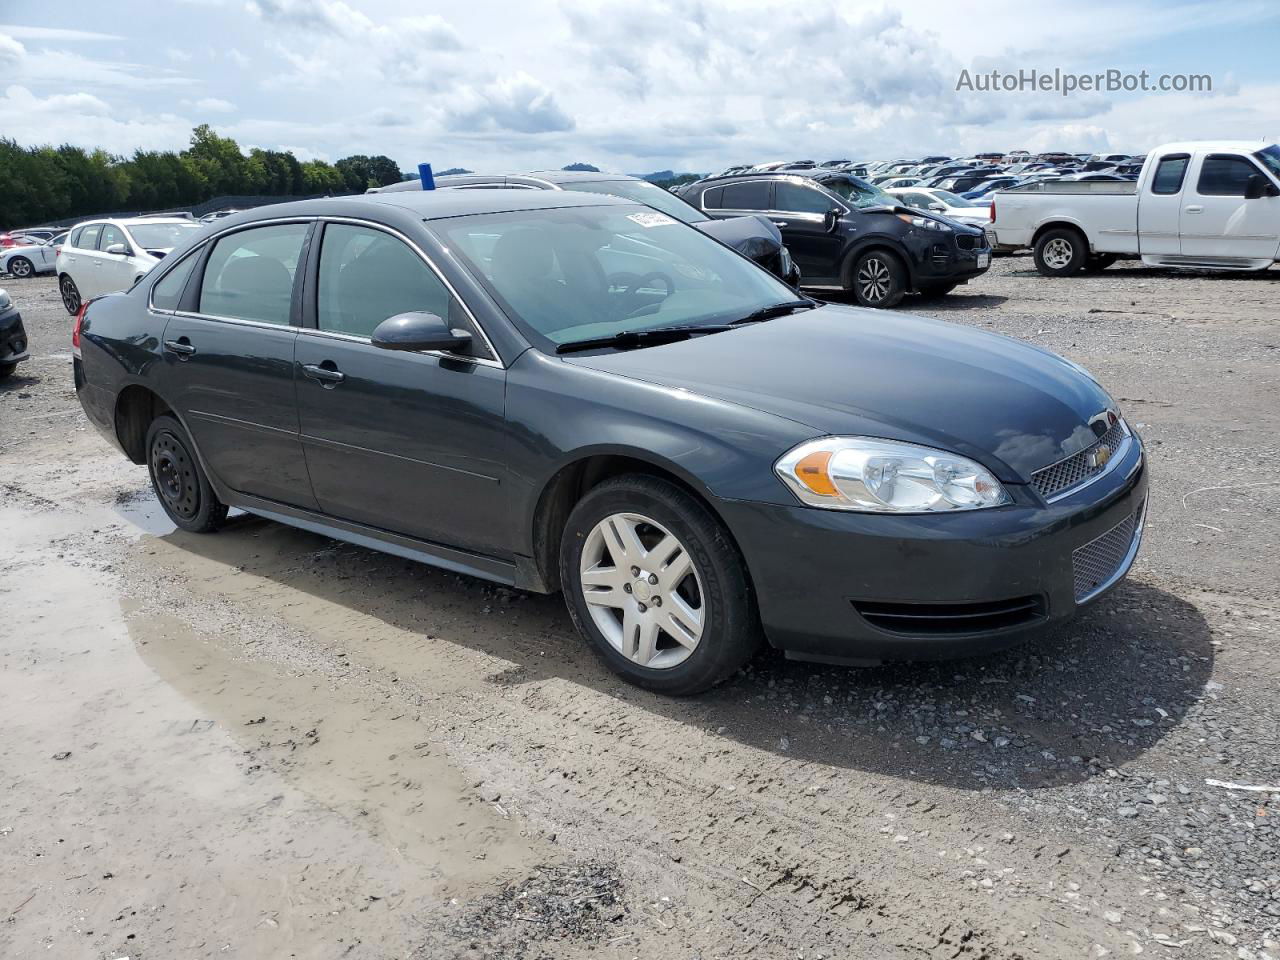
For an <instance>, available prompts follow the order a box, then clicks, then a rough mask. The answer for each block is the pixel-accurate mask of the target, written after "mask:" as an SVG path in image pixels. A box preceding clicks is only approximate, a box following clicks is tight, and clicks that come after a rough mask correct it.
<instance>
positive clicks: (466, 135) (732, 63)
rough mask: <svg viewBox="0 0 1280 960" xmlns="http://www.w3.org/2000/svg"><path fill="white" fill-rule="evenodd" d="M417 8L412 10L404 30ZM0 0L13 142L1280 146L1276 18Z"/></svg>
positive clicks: (679, 158)
mask: <svg viewBox="0 0 1280 960" xmlns="http://www.w3.org/2000/svg"><path fill="white" fill-rule="evenodd" d="M409 10H413V11H414V12H413V13H412V14H410V13H408V12H407V11H409ZM1051 11H1052V12H1049V10H1044V11H1042V10H1041V9H1040V8H1039V5H1034V4H998V5H994V6H986V7H984V6H983V5H974V4H957V3H955V2H954V0H945V2H944V0H915V2H913V3H911V4H910V5H909V8H907V7H903V6H900V5H892V6H891V5H884V4H880V3H864V2H851V0H845V2H836V0H804V2H802V3H784V2H779V0H733V2H727V0H651V2H645V3H637V2H635V0H628V2H616V0H605V2H595V0H520V2H515V0H511V2H505V3H504V2H488V0H473V2H470V3H457V2H456V0H455V2H452V3H448V4H445V3H437V2H433V0H422V2H419V3H416V4H407V3H404V2H401V0H164V2H157V0H147V2H135V0H111V2H104V0H58V2H56V3H25V2H24V3H20V2H17V0H0V91H2V93H3V95H2V96H0V136H6V137H12V138H14V139H16V140H18V141H19V142H21V143H25V144H30V143H49V142H52V143H61V142H71V143H77V144H81V145H84V146H101V147H104V148H106V149H108V150H110V151H112V152H116V153H129V152H132V150H134V149H135V148H138V147H143V148H149V149H177V148H180V147H182V146H183V145H184V144H185V143H186V141H187V138H188V137H189V135H190V130H191V127H192V126H194V125H195V124H197V123H202V122H207V123H210V124H212V125H213V126H214V127H215V128H216V129H218V130H219V131H221V132H223V133H226V134H229V135H231V136H233V137H235V138H236V139H237V140H238V141H239V142H240V144H241V145H242V146H244V147H246V148H247V147H248V146H260V147H272V148H287V149H291V150H293V151H294V153H296V154H297V155H298V156H299V157H301V158H303V159H308V158H312V157H319V158H321V159H327V160H336V159H338V158H339V157H342V156H346V155H348V154H352V153H369V154H373V153H385V154H387V155H389V156H391V157H392V158H394V159H395V160H397V161H398V162H399V163H400V164H401V166H402V167H403V168H405V169H413V168H414V167H415V166H416V164H417V163H418V162H419V161H423V160H427V161H430V162H432V163H433V164H434V165H435V167H436V169H441V168H443V167H451V166H465V167H468V168H471V169H476V170H512V169H533V168H537V167H544V166H556V167H558V166H562V165H563V164H565V163H569V162H573V161H579V160H581V161H587V162H591V163H595V164H596V165H598V166H600V167H602V168H606V169H611V170H618V171H622V172H632V173H638V172H648V171H652V170H660V169H666V168H674V169H676V170H697V171H705V170H710V169H713V168H720V167H723V166H725V165H727V164H729V163H738V162H744V161H760V160H770V159H784V158H792V159H796V158H802V157H803V158H813V159H818V160H822V159H828V158H833V157H850V158H855V159H871V158H877V157H889V156H913V155H919V154H924V153H933V152H938V153H944V154H957V153H960V152H969V151H976V150H981V149H997V150H1004V149H1016V148H1027V149H1032V150H1036V149H1050V148H1062V149H1069V150H1086V149H1088V150H1093V149H1103V148H1110V149H1113V150H1122V151H1126V152H1140V151H1144V150H1146V149H1148V148H1149V147H1152V146H1154V145H1155V144H1157V143H1159V142H1161V141H1164V140H1172V139H1181V138H1203V137H1248V138H1254V137H1265V138H1269V139H1276V138H1280V79H1277V74H1276V70H1275V66H1274V64H1275V58H1276V55H1277V54H1276V51H1277V41H1278V40H1280V4H1277V3H1275V2H1274V0H1230V2H1218V0H1202V2H1197V3H1181V2H1161V0H1139V2H1133V3H1125V2H1122V0H1105V2H1104V0H1070V2H1066V3H1055V4H1053V5H1052V8H1051ZM1032 68H1037V69H1040V70H1053V69H1054V68H1061V69H1063V70H1067V71H1077V72H1094V71H1099V70H1105V69H1108V68H1115V69H1119V70H1125V71H1133V72H1137V71H1139V70H1144V69H1145V70H1148V71H1150V72H1151V74H1152V75H1153V76H1158V75H1159V74H1162V73H1171V74H1172V73H1197V74H1209V75H1211V76H1212V78H1213V92H1212V93H1211V94H1200V95H1197V94H1187V93H1164V94H1159V93H1148V94H1136V93H1135V94H1124V93H1121V94H1105V93H1103V94H1099V93H1076V94H1074V95H1072V96H1069V97H1063V96H1060V95H1058V94H1054V93H1026V92H1022V93H977V92H965V91H960V92H957V90H956V83H957V78H958V77H959V76H960V72H961V70H964V69H968V70H970V71H971V72H975V73H976V72H978V71H990V70H992V69H999V70H1001V71H1006V72H1014V71H1017V70H1020V69H1032Z"/></svg>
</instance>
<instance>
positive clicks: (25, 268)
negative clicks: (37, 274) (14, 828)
mask: <svg viewBox="0 0 1280 960" xmlns="http://www.w3.org/2000/svg"><path fill="white" fill-rule="evenodd" d="M31 270H32V267H31V261H30V260H27V259H26V258H25V257H14V258H13V259H12V260H11V261H9V272H10V273H12V274H13V275H14V276H15V277H29V276H31Z"/></svg>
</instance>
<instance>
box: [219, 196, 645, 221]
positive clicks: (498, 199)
mask: <svg viewBox="0 0 1280 960" xmlns="http://www.w3.org/2000/svg"><path fill="white" fill-rule="evenodd" d="M607 205H620V206H639V204H637V203H636V202H635V201H634V200H624V199H621V198H619V197H613V196H609V195H607V194H602V193H576V192H574V191H570V190H402V191H397V192H393V193H359V194H355V195H353V196H350V197H321V198H319V199H315V200H295V201H292V202H288V203H273V204H269V205H267V206H264V207H257V208H255V209H254V210H253V211H246V212H244V213H239V214H236V221H237V223H236V224H233V226H236V225H239V224H242V223H252V222H254V221H255V220H260V219H264V220H265V219H277V218H280V217H318V216H326V215H328V216H355V217H360V216H364V217H370V216H376V215H378V214H380V213H384V212H385V211H386V208H388V207H393V208H396V209H397V210H402V211H408V212H409V213H411V214H413V215H414V216H416V217H418V218H420V219H423V220H442V219H445V218H448V217H465V216H470V215H472V214H484V213H510V212H513V211H517V210H553V209H556V208H559V207H602V206H607ZM227 219H228V220H230V219H232V218H230V217H228V218H227ZM224 222H225V221H224Z"/></svg>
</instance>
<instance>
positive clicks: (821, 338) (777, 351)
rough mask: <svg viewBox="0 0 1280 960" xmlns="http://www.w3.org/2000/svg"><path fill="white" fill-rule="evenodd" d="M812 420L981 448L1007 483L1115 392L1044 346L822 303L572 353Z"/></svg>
mask: <svg viewBox="0 0 1280 960" xmlns="http://www.w3.org/2000/svg"><path fill="white" fill-rule="evenodd" d="M566 362H570V363H576V364H581V365H583V366H588V367H592V368H594V369H597V370H602V371H605V372H609V373H613V374H616V375H620V376H625V377H631V378H634V379H637V380H644V381H647V382H651V383H656V384H660V385H664V386H668V387H672V388H676V389H682V390H688V391H692V392H695V393H699V394H702V395H704V396H709V397H713V398H715V399H719V400H725V401H729V402H733V403H738V404H741V405H743V406H747V407H751V408H753V409H757V410H762V411H765V412H768V413H772V414H774V415H776V416H780V417H785V418H787V419H790V420H794V421H797V422H799V423H802V424H805V425H807V426H809V427H811V428H812V429H813V431H814V434H815V435H826V434H851V435H858V436H874V437H885V438H889V439H896V440H905V441H909V442H913V443H922V444H925V445H928V446H933V447H939V448H942V449H946V450H951V451H954V452H956V453H960V454H963V455H965V456H969V457H973V458H974V459H976V460H978V461H979V462H981V463H983V464H985V465H986V466H987V467H988V468H990V469H991V470H992V471H993V472H994V473H995V474H996V475H997V476H998V477H999V478H1000V479H1001V480H1003V481H1006V482H1013V483H1017V482H1026V481H1027V480H1028V478H1029V477H1030V475H1031V473H1032V472H1034V471H1035V470H1038V469H1040V468H1041V467H1044V466H1047V465H1049V464H1051V463H1055V462H1057V461H1058V460H1061V459H1063V458H1064V457H1067V456H1071V455H1072V454H1074V453H1077V452H1079V451H1080V450H1082V449H1084V448H1085V447H1087V446H1089V445H1090V444H1091V443H1093V442H1094V440H1096V439H1097V437H1096V435H1095V433H1094V431H1093V429H1092V428H1091V427H1090V421H1091V420H1092V419H1093V418H1094V417H1096V416H1097V414H1099V413H1101V412H1102V411H1104V410H1106V409H1108V408H1111V407H1113V406H1114V402H1113V401H1112V400H1111V398H1110V397H1109V396H1108V395H1107V393H1106V391H1105V390H1103V389H1102V387H1101V386H1099V385H1098V384H1097V383H1096V382H1095V381H1094V380H1093V379H1091V378H1090V377H1089V376H1087V375H1086V374H1085V373H1084V372H1083V371H1081V370H1080V368H1078V367H1076V366H1074V365H1073V364H1070V363H1069V362H1067V361H1066V360H1064V359H1062V358H1061V357H1059V356H1057V355H1056V354H1052V353H1050V352H1048V351H1047V350H1042V349H1040V348H1039V347H1035V346H1032V345H1030V344H1027V343H1023V342H1021V341H1018V340H1013V339H1010V338H1008V337H1002V336H999V335H997V334H992V333H986V332H984V331H980V330H975V329H973V328H971V327H964V326H959V325H956V324H951V323H944V322H942V321H938V320H929V319H926V318H924V317H915V316H911V315H909V314H901V313H886V312H884V311H880V310H863V309H859V308H855V307H845V306H839V305H834V304H828V305H825V306H823V307H820V308H818V309H815V310H807V311H804V312H802V313H797V314H792V315H791V316H787V317H779V318H778V319H775V320H770V321H766V322H763V323H756V324H751V325H748V326H744V327H743V328H742V329H740V330H732V331H729V332H727V333H720V334H710V335H707V336H701V337H694V338H692V339H690V340H685V341H680V342H676V343H670V344H664V345H660V346H653V347H647V348H644V349H637V350H625V351H616V352H613V353H602V354H596V355H590V356H575V357H572V358H566Z"/></svg>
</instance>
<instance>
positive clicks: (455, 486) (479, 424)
mask: <svg viewBox="0 0 1280 960" xmlns="http://www.w3.org/2000/svg"><path fill="white" fill-rule="evenodd" d="M414 311H425V312H428V313H435V314H437V315H439V316H442V317H445V318H446V319H448V321H449V323H450V325H451V326H453V327H460V328H463V329H467V330H470V331H471V332H472V335H473V336H474V337H476V342H475V343H474V344H473V349H472V351H471V353H470V355H468V356H455V355H452V354H441V353H416V352H400V351H393V350H384V349H382V348H379V347H375V346H373V344H372V343H371V342H370V336H371V335H372V333H373V331H374V328H375V327H377V326H378V324H380V323H381V322H382V321H383V320H386V319H388V318H390V317H393V316H396V315H397V314H400V313H409V312H414ZM308 321H309V323H313V324H314V329H306V330H303V331H302V333H301V334H300V335H299V337H298V345H297V352H296V359H297V367H296V376H297V391H298V410H299V416H300V421H301V430H302V442H303V445H304V449H305V450H306V458H307V465H308V468H309V471H310V475H311V482H312V486H313V487H314V489H315V492H316V498H317V500H318V501H319V503H320V507H321V509H322V510H323V511H324V512H325V513H327V514H330V515H331V516H334V517H338V518H341V519H344V520H351V521H355V522H357V523H363V524H367V525H369V526H373V527H378V528H380V529H383V530H389V531H392V532H395V533H401V534H406V535H408V536H412V537H416V538H419V539H422V540H429V541H432V542H434V543H438V544H442V545H446V546H452V547H461V548H463V549H469V550H474V551H477V552H480V553H487V554H489V555H502V554H506V553H509V552H510V549H511V547H510V532H509V521H508V516H507V509H508V506H507V499H506V489H507V488H506V484H505V483H504V479H505V478H504V466H503V464H504V461H505V449H506V448H505V437H506V424H505V404H506V371H505V370H504V369H503V368H502V365H501V363H500V362H499V361H498V359H497V357H495V356H494V355H493V354H491V353H490V352H489V351H488V348H487V346H486V345H485V344H484V343H483V341H482V340H481V339H480V334H479V330H478V328H476V327H475V324H474V321H473V320H472V319H471V317H470V316H469V315H468V314H467V312H466V311H465V309H464V308H463V307H462V305H461V304H460V303H459V302H458V300H457V299H456V298H454V297H453V296H452V295H451V294H450V292H449V290H448V288H447V287H446V286H445V284H444V283H443V281H442V280H441V279H440V277H439V276H438V275H437V274H436V273H435V271H434V270H433V269H432V268H431V267H430V266H429V265H428V264H427V263H426V262H425V261H424V260H423V258H422V257H421V256H420V255H419V254H418V253H417V252H415V251H414V250H413V249H412V248H411V247H409V246H408V245H407V244H406V243H405V242H404V241H403V240H401V239H399V238H398V237H395V236H393V235H391V234H390V233H387V232H385V231H383V230H380V229H378V228H377V227H374V226H371V225H363V224H359V225H357V224H349V223H329V224H326V225H325V228H324V235H323V238H322V240H321V241H320V252H319V270H318V273H317V275H316V291H315V316H314V318H308Z"/></svg>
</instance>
